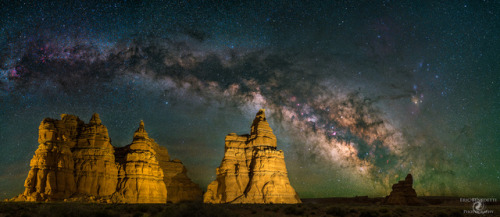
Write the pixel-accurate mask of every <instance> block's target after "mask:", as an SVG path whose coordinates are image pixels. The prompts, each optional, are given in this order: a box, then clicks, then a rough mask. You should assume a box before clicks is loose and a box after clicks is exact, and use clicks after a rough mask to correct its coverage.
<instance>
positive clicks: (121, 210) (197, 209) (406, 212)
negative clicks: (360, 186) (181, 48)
mask: <svg viewBox="0 0 500 217" xmlns="http://www.w3.org/2000/svg"><path fill="white" fill-rule="evenodd" d="M420 199H421V200H422V201H423V202H424V203H425V204H426V205H422V206H387V205H380V201H381V198H367V197H356V198H320V199H303V203H302V204H296V205H280V204H266V205H264V204H222V205H221V204H219V205H214V204H203V203H179V204H88V203H21V202H0V217H4V216H75V217H78V216H81V217H93V216H96V217H98V216H103V217H104V216H130V217H138V216H174V217H175V216H241V217H247V216H356V217H357V216H360V217H369V216H380V217H382V216H422V217H424V216H440V217H441V216H442V217H446V216H481V217H483V216H500V205H499V203H498V202H497V203H493V204H487V206H486V210H491V211H493V213H490V214H481V215H478V214H469V213H464V210H467V211H471V210H472V203H463V202H460V199H459V198H451V197H421V198H420Z"/></svg>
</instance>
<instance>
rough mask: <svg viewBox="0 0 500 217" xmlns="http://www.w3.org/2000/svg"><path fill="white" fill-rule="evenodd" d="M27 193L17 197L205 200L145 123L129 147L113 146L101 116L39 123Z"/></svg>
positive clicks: (86, 199)
mask: <svg viewBox="0 0 500 217" xmlns="http://www.w3.org/2000/svg"><path fill="white" fill-rule="evenodd" d="M38 143H39V146H38V149H37V150H36V152H35V155H34V156H33V159H32V160H31V163H30V166H31V170H30V171H29V173H28V177H27V178H26V181H25V185H24V186H25V191H24V193H23V194H21V195H19V196H17V197H16V198H14V199H13V200H14V201H60V200H70V201H88V202H108V203H109V202H118V203H165V202H167V201H170V202H179V201H192V200H201V197H202V192H201V189H200V188H199V187H198V185H196V184H195V183H193V182H192V181H191V180H190V179H189V178H188V177H187V175H186V168H185V167H184V166H183V165H182V163H181V162H180V161H179V160H170V156H169V155H168V151H167V149H166V148H164V147H161V146H160V145H158V144H157V143H156V142H155V141H154V140H153V139H152V138H149V137H148V134H147V132H146V130H145V128H144V123H143V122H142V121H141V123H140V125H139V128H138V129H137V131H136V132H135V134H134V137H133V141H132V143H131V144H130V145H127V146H125V147H120V148H116V147H113V146H112V145H111V140H110V138H109V135H108V130H107V128H106V126H104V125H103V124H102V123H101V120H100V118H99V115H98V114H94V115H93V116H92V118H91V120H90V122H89V123H88V124H85V123H84V122H83V121H81V120H80V119H79V118H78V117H77V116H74V115H66V114H63V115H61V120H54V119H50V118H46V119H44V120H43V121H42V123H41V124H40V127H39V136H38Z"/></svg>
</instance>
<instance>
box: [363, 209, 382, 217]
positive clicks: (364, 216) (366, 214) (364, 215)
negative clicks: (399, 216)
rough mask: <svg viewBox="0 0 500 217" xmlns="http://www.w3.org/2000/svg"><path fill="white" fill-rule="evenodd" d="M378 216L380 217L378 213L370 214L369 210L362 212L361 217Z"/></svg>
mask: <svg viewBox="0 0 500 217" xmlns="http://www.w3.org/2000/svg"><path fill="white" fill-rule="evenodd" d="M377 216H378V213H376V212H370V211H368V210H365V211H363V212H361V214H360V215H359V217H377Z"/></svg>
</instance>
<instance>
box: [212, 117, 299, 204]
mask: <svg viewBox="0 0 500 217" xmlns="http://www.w3.org/2000/svg"><path fill="white" fill-rule="evenodd" d="M225 143H226V144H225V153H224V158H223V159H222V163H221V165H220V166H219V167H218V168H217V170H216V173H217V177H216V180H215V181H213V182H212V183H210V184H209V185H208V188H207V192H206V193H205V195H204V197H203V201H204V202H205V203H301V201H300V199H299V196H298V195H297V193H296V192H295V190H294V189H293V187H292V186H291V185H290V181H289V179H288V173H287V170H286V165H285V158H284V155H283V151H281V150H276V136H275V135H274V134H273V130H272V129H271V127H270V126H269V123H268V122H267V120H266V115H265V110H264V109H261V110H259V112H258V113H257V115H256V117H255V119H254V121H253V123H252V127H251V131H250V135H241V136H239V135H236V134H235V133H231V134H229V135H227V136H226V139H225Z"/></svg>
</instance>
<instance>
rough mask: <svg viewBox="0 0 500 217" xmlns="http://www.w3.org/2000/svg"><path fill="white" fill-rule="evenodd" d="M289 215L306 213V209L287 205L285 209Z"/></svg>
mask: <svg viewBox="0 0 500 217" xmlns="http://www.w3.org/2000/svg"><path fill="white" fill-rule="evenodd" d="M284 212H285V214H287V215H304V209H302V208H297V207H295V206H293V205H292V206H287V207H286V208H285V210H284Z"/></svg>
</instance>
